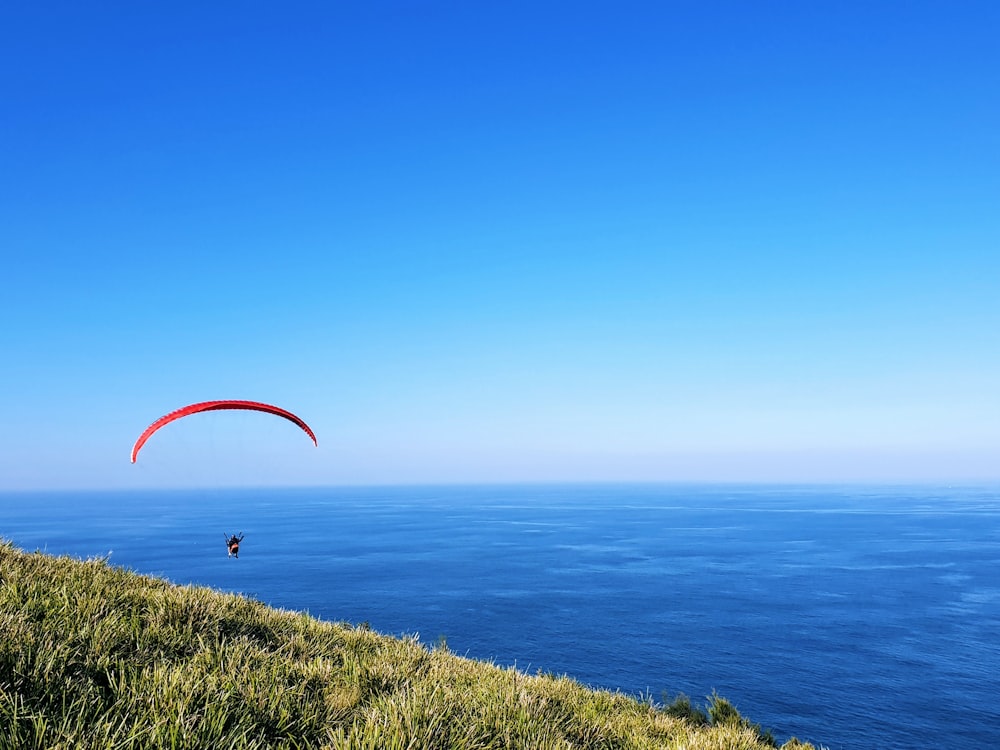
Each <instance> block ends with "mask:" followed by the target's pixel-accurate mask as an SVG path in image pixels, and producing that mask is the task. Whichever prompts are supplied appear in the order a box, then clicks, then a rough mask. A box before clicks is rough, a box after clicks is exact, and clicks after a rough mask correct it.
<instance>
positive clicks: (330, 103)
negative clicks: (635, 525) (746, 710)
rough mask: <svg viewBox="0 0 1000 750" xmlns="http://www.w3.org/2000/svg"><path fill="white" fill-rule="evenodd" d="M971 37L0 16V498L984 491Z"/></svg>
mask: <svg viewBox="0 0 1000 750" xmlns="http://www.w3.org/2000/svg"><path fill="white" fill-rule="evenodd" d="M998 31H1000V6H997V5H996V4H994V3H991V2H964V3H946V2H935V3H929V2H923V3H922V2H911V3H882V4H873V3H860V2H857V3H850V2H815V3H801V2H762V3H743V2H693V1H692V2H663V3H628V2H626V3H614V4H611V3H607V4H605V3H545V2H541V3H539V2H531V3H526V2H525V3H521V2H511V3H441V2H399V3H377V2H375V3H365V4H356V6H347V5H344V6H343V7H338V4H333V3H322V4H321V3H311V4H310V3H282V4H272V3H233V4H227V3H209V4H205V3H197V4H195V3H191V4H185V3H170V4H165V5H162V6H161V7H153V6H152V5H150V4H135V3H121V4H117V5H116V4H108V3H98V4H89V3H85V4H80V3H58V4H57V3H45V2H41V3H20V4H17V7H11V5H10V4H8V6H7V7H5V8H4V9H3V10H2V11H0V85H2V91H3V104H2V105H0V107H2V116H0V173H2V177H0V246H2V248H3V250H2V257H3V267H2V276H0V317H2V320H3V326H2V328H0V351H2V367H0V399H2V403H0V413H2V419H0V489H32V488H39V489H41V488H128V487H140V486H153V487H160V486H163V487H167V486H191V485H201V484H246V483H249V484H340V483H397V482H464V481H521V480H587V481H589V480H708V481H741V480H746V481H833V482H851V481H916V482H920V481H971V482H981V481H996V480H998V479H1000V393H998V392H1000V389H998V384H1000V333H998V332H1000V294H998V284H1000V210H998V208H1000V97H998V96H997V93H996V82H997V79H998V75H1000V47H998V45H997V44H996V41H995V40H996V36H997V32H998ZM219 398H240V399H254V400H262V401H269V402H272V403H276V404H279V405H281V406H283V407H285V408H288V409H291V410H292V411H294V412H296V413H298V414H299V415H300V416H302V417H303V418H304V419H306V421H307V422H309V423H310V424H311V426H312V427H313V429H314V430H315V431H316V433H317V437H318V438H319V448H318V449H317V448H314V447H313V446H312V445H311V443H309V442H308V440H307V439H306V438H304V436H301V435H296V434H295V433H294V428H293V427H292V426H291V425H288V424H286V423H283V422H282V421H281V420H275V419H273V418H268V417H266V416H263V415H257V414H255V415H245V414H239V415H237V414H232V413H228V414H226V413H217V414H212V415H198V416H195V417H191V418H189V419H188V420H186V422H185V423H183V424H182V423H177V424H175V425H172V426H170V427H169V428H167V429H165V430H163V431H162V432H161V433H158V434H157V436H155V437H154V438H153V439H152V440H151V441H150V442H149V444H147V446H146V448H145V449H144V452H143V454H142V456H141V457H140V460H139V462H138V463H137V464H136V465H135V466H133V465H131V464H130V463H129V461H128V453H129V450H130V448H131V445H132V442H133V441H134V440H135V438H136V437H137V436H138V434H139V433H140V432H141V431H142V430H143V429H144V428H145V427H146V425H147V424H149V423H150V422H152V421H153V420H154V419H156V418H157V417H159V416H161V415H162V414H165V413H166V412H168V411H171V410H173V409H175V408H177V407H179V406H182V405H184V404H187V403H191V402H195V401H203V400H210V399H219Z"/></svg>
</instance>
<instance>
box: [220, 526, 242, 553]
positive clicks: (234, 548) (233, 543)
mask: <svg viewBox="0 0 1000 750" xmlns="http://www.w3.org/2000/svg"><path fill="white" fill-rule="evenodd" d="M222 536H224V537H226V548H227V549H228V550H229V556H230V557H236V558H239V556H240V542H242V541H243V532H240V535H239V536H236V534H233V535H232V536H226V535H225V534H223V535H222Z"/></svg>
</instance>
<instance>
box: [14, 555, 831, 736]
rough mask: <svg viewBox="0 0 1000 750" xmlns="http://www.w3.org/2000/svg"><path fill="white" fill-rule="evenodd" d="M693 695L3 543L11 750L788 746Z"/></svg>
mask: <svg viewBox="0 0 1000 750" xmlns="http://www.w3.org/2000/svg"><path fill="white" fill-rule="evenodd" d="M686 700H687V699H686V698H683V697H681V698H679V699H678V701H676V702H675V703H674V705H673V707H670V706H667V707H663V706H656V705H654V704H653V702H652V701H650V700H640V699H636V698H633V697H629V696H626V695H622V694H620V693H610V692H602V691H594V690H590V689H588V688H586V687H584V686H582V685H581V684H579V683H577V682H575V681H573V680H570V679H568V678H566V677H556V676H547V675H527V674H524V673H523V672H519V671H517V670H515V669H506V668H501V667H498V666H496V665H494V664H489V663H486V662H479V661H474V660H471V659H465V658H461V657H458V656H455V655H454V654H451V653H450V652H449V651H448V650H447V647H446V646H444V645H443V644H442V645H441V646H439V647H438V648H431V649H429V648H427V647H425V646H423V645H421V644H420V643H419V642H418V641H417V640H416V639H415V638H412V639H406V638H404V639H399V638H391V637H388V636H384V635H381V634H378V633H375V632H373V631H371V630H369V629H368V628H366V627H352V626H349V625H346V624H343V623H329V622H323V621H320V620H316V619H314V618H312V617H309V616H308V615H304V614H301V613H295V612H286V611H279V610H275V609H272V608H269V607H266V606H265V605H263V604H261V603H260V602H256V601H253V600H251V599H247V598H246V597H242V596H238V595H233V594H223V593H219V592H216V591H212V590H210V589H206V588H198V587H191V586H176V585H173V584H170V583H168V582H166V581H163V580H160V579H156V578H150V577H146V576H140V575H138V574H135V573H132V572H129V571H127V570H123V569H120V568H115V567H112V566H109V565H108V564H107V561H106V560H88V561H81V560H76V559H72V558H68V557H52V556H49V555H44V554H40V553H25V552H22V551H19V550H16V549H14V548H13V547H12V546H11V545H10V544H6V543H0V748H2V749H4V750H5V749H6V748H17V749H18V750H28V749H30V748H39V749H41V748H66V749H67V750H69V749H70V748H72V749H73V750H78V749H83V750H86V749H87V748H95V749H96V748H101V749H102V750H103V749H105V748H136V749H137V750H138V749H139V748H356V749H358V750H361V749H369V748H370V749H371V750H393V749H396V748H398V749H399V750H403V749H405V748H413V749H418V748H419V749H421V750H423V749H431V748H454V749H455V750H473V749H475V750H486V749H490V750H493V749H496V750H500V749H501V748H511V749H513V748H525V749H527V748H531V749H532V750H540V749H542V748H593V749H594V750H597V749H598V748H601V749H602V750H604V749H611V748H637V749H640V748H676V749H677V750H680V749H681V748H685V749H686V750H710V749H718V750H722V749H723V748H726V749H729V748H733V749H737V748H740V749H745V750H756V749H757V748H766V747H771V746H773V741H772V740H771V739H770V736H769V735H768V734H766V733H764V734H762V733H761V731H760V729H759V728H758V727H757V726H756V725H753V724H751V723H749V722H748V721H746V720H745V719H743V718H742V717H740V716H739V714H738V713H737V712H736V710H735V709H733V708H732V706H731V705H730V704H728V703H727V702H726V701H724V700H723V699H721V698H718V697H717V696H713V698H712V699H711V703H710V705H709V707H708V711H707V712H705V711H701V710H699V709H696V708H693V707H691V706H690V703H689V702H688V703H687V704H686V708H685V701H686ZM785 747H788V748H792V747H802V748H806V747H811V746H810V745H803V744H800V743H798V742H797V741H794V740H792V741H789V742H788V743H786V745H785Z"/></svg>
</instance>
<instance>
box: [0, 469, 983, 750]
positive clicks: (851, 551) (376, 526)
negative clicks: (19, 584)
mask: <svg viewBox="0 0 1000 750" xmlns="http://www.w3.org/2000/svg"><path fill="white" fill-rule="evenodd" d="M239 531H242V532H243V533H244V534H245V536H246V538H245V541H244V543H243V546H242V548H241V551H240V558H239V559H238V560H235V559H229V558H227V556H226V549H225V546H224V543H223V542H224V539H223V537H224V534H225V533H231V532H239ZM0 537H2V538H4V539H8V540H10V541H12V542H13V543H14V544H15V546H17V547H19V548H21V549H25V550H28V551H33V550H36V549H38V550H42V551H45V552H48V553H50V554H69V555H73V556H77V557H82V558H87V557H95V556H106V555H110V562H111V563H112V564H114V565H120V566H123V567H126V568H129V569H132V570H135V571H137V572H140V573H145V574H151V575H156V576H162V577H165V578H167V579H169V580H171V581H174V582H176V583H182V584H185V583H195V584H203V585H207V586H212V587H214V588H217V589H221V590H226V591H235V592H241V593H244V594H247V595H249V596H252V597H254V598H256V599H259V600H261V601H263V602H266V603H268V604H270V605H273V606H276V607H281V608H286V609H294V610H306V611H308V612H310V613H311V614H313V615H315V616H317V617H320V618H323V619H327V620H333V621H347V622H351V623H361V622H367V623H369V624H370V625H371V627H372V628H374V629H375V630H378V631H380V632H383V633H388V634H394V635H396V634H413V633H417V634H419V636H420V637H421V638H422V639H423V640H424V641H426V642H427V643H429V644H432V643H436V642H438V641H439V640H440V639H441V638H444V639H445V640H446V641H447V644H448V647H449V648H450V649H451V650H452V651H453V652H455V653H458V654H461V655H466V656H469V657H472V658H476V659H487V660H492V661H494V662H496V663H498V664H503V665H516V666H517V667H518V668H520V669H522V670H524V671H527V672H535V671H538V670H542V671H545V672H554V673H558V674H567V675H569V676H571V677H573V678H575V679H577V680H579V681H581V682H583V683H586V684H589V685H591V686H594V687H599V688H609V689H617V690H621V691H623V692H625V693H629V694H632V695H644V696H651V697H652V698H654V699H655V700H661V699H662V698H663V696H664V694H665V693H666V694H669V696H671V697H673V696H675V695H676V694H677V693H681V692H683V693H685V694H687V695H688V696H690V697H691V698H692V700H693V701H694V702H696V703H704V699H705V698H706V697H707V696H708V695H710V694H711V693H712V692H713V691H716V692H718V693H719V694H720V695H722V696H723V697H725V698H727V699H728V700H729V701H731V702H732V703H733V704H734V705H735V706H736V707H737V708H738V709H739V711H740V712H741V713H742V714H743V715H744V716H747V717H748V718H750V719H752V720H753V721H755V722H758V723H760V724H761V725H762V726H763V727H764V728H770V729H771V730H772V731H773V733H774V735H775V737H776V738H777V739H779V740H780V741H784V740H785V739H787V738H788V737H789V736H792V735H794V736H797V737H799V738H800V739H806V740H809V741H812V742H814V743H815V744H817V746H819V745H822V746H824V747H827V748H830V749H831V750H840V749H842V748H874V747H878V748H900V749H904V748H905V749H910V748H919V747H949V748H984V747H995V746H997V745H996V743H997V742H998V737H1000V701H998V699H1000V491H998V490H997V489H996V488H988V489H972V488H963V489H951V488H933V487H918V488H913V487H903V488H888V487H844V488H836V487H793V486H777V487H764V486H734V485H726V486H723V485H610V484H608V485H565V486H563V485H542V486H478V487H457V486H453V487H392V488H333V489H260V490H206V491H172V492H117V493H13V494H12V493H8V494H4V495H0Z"/></svg>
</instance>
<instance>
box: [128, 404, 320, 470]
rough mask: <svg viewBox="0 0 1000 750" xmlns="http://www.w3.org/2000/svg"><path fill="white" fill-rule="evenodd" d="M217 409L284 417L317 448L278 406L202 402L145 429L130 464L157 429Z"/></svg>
mask: <svg viewBox="0 0 1000 750" xmlns="http://www.w3.org/2000/svg"><path fill="white" fill-rule="evenodd" d="M219 409H244V410H248V411H262V412H265V413H266V414H274V415H275V416H276V417H284V418H285V419H287V420H288V421H289V422H293V423H295V424H296V425H298V426H299V427H301V428H302V430H304V431H305V433H306V434H307V435H308V436H309V437H310V438H312V441H313V445H316V446H318V445H319V443H317V442H316V436H315V435H314V434H313V431H312V430H311V429H309V425H307V424H306V423H305V422H303V421H302V420H301V419H299V418H298V417H297V416H295V415H294V414H292V413H291V412H290V411H286V410H285V409H282V408H281V407H278V406H272V405H271V404H262V403H261V402H259V401H202V402H201V403H198V404H191V405H190V406H185V407H183V408H181V409H178V410H177V411H172V412H170V413H169V414H167V415H166V416H163V417H160V418H159V419H157V420H156V421H155V422H153V424H151V425H150V426H149V427H147V428H146V431H145V432H143V433H142V434H141V435H140V436H139V439H138V440H136V441H135V445H133V446H132V463H135V459H136V456H138V455H139V451H140V450H141V449H142V446H143V445H145V444H146V441H147V440H149V438H150V436H151V435H152V434H153V433H154V432H156V431H157V430H158V429H160V428H161V427H163V426H164V425H167V424H170V423H171V422H173V421H174V420H175V419H180V418H181V417H186V416H188V415H189V414H197V413H198V412H202V411H216V410H219Z"/></svg>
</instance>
